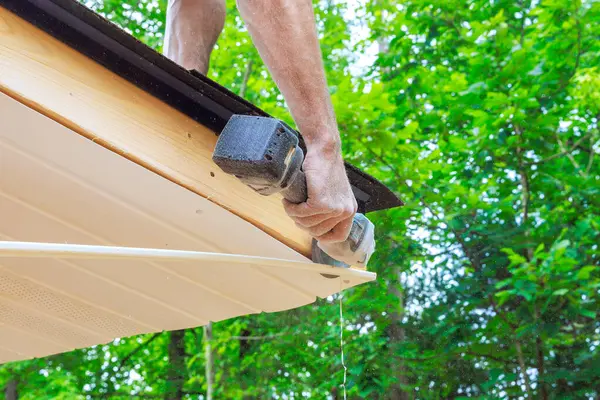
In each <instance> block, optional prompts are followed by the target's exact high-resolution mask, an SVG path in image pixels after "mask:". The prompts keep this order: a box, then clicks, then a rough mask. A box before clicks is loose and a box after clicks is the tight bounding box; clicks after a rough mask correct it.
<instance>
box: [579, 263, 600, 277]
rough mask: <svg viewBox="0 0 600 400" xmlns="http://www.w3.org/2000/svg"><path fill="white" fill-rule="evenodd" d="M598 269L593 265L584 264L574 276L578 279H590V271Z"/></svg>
mask: <svg viewBox="0 0 600 400" xmlns="http://www.w3.org/2000/svg"><path fill="white" fill-rule="evenodd" d="M596 270H598V267H596V266H595V265H588V266H585V267H583V268H581V269H580V270H579V271H578V272H577V274H576V275H575V278H577V279H579V280H587V279H590V276H591V275H592V273H593V272H594V271H596Z"/></svg>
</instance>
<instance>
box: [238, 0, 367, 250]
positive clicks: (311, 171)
mask: <svg viewBox="0 0 600 400" xmlns="http://www.w3.org/2000/svg"><path fill="white" fill-rule="evenodd" d="M237 3H238V8H239V10H240V14H241V15H242V18H243V19H244V22H245V23H246V25H247V27H248V31H249V32H250V35H251V36H252V40H253V42H254V45H255V46H256V48H257V49H258V51H259V53H260V55H261V58H262V59H263V61H264V62H265V64H266V65H267V67H268V68H269V71H270V72H271V75H272V76H273V79H274V80H275V83H276V84H277V86H278V87H279V89H280V90H281V92H282V94H283V96H284V98H285V100H286V102H287V104H288V106H289V108H290V112H291V114H292V117H293V118H294V120H295V121H296V124H297V125H298V129H299V130H300V132H301V133H302V136H303V138H304V141H305V143H306V147H307V150H308V151H307V155H306V158H305V161H304V165H303V169H304V172H305V174H306V181H307V188H308V201H307V202H305V203H302V204H292V203H289V202H287V201H285V200H284V205H285V209H286V212H287V213H288V215H289V216H290V217H291V218H292V219H293V220H294V221H295V222H296V224H297V225H298V226H299V227H301V228H302V229H304V230H306V231H308V232H309V233H310V234H311V236H313V237H315V238H316V239H318V240H319V241H321V242H324V243H326V242H339V241H343V240H345V239H346V238H347V236H348V232H349V231H350V227H351V226H352V218H353V216H354V214H355V213H356V209H357V204H356V199H355V198H354V195H353V193H352V190H351V188H350V183H349V181H348V177H347V175H346V170H345V168H344V161H343V159H342V155H341V145H340V135H339V131H338V128H337V122H336V118H335V113H334V111H333V106H332V104H331V98H330V96H329V91H328V88H327V80H326V77H325V71H324V68H323V60H322V58H321V50H320V48H319V41H318V38H317V32H316V24H315V17H314V11H313V7H312V2H311V0H237Z"/></svg>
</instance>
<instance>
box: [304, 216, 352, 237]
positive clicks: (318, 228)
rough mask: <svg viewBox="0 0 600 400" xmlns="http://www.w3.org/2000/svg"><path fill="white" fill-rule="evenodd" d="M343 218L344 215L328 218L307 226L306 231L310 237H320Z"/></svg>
mask: <svg viewBox="0 0 600 400" xmlns="http://www.w3.org/2000/svg"><path fill="white" fill-rule="evenodd" d="M343 219H344V217H342V216H339V217H336V218H329V219H327V220H325V221H323V222H321V223H320V224H318V225H315V226H313V227H310V228H308V229H307V231H308V233H309V234H310V236H312V237H320V236H323V235H324V234H326V233H328V232H331V230H332V229H333V228H334V227H336V226H337V225H338V224H339V223H340V222H341V221H342V220H343Z"/></svg>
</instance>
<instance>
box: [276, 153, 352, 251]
mask: <svg viewBox="0 0 600 400" xmlns="http://www.w3.org/2000/svg"><path fill="white" fill-rule="evenodd" d="M328 147H329V148H328ZM332 148H333V149H332ZM303 170H304V174H305V175H306V187H307V191H308V200H307V201H306V202H304V203H300V204H294V203H290V202H289V201H287V200H285V199H284V200H283V204H284V207H285V211H286V213H287V214H288V215H289V216H290V217H291V218H292V219H293V220H294V221H295V222H296V225H297V226H298V227H300V228H301V229H303V230H304V231H306V232H308V233H309V234H310V235H311V236H312V237H314V238H315V239H317V240H318V241H319V242H321V243H335V242H343V241H344V240H346V238H347V237H348V234H349V233H350V228H351V227H352V220H353V218H354V214H356V211H357V207H358V206H357V203H356V199H355V198H354V194H353V193H352V189H351V187H350V182H349V181H348V176H347V175H346V169H345V167H344V161H343V159H342V156H341V154H340V152H339V150H338V146H337V145H335V146H318V145H313V146H309V147H308V154H307V155H306V158H305V159H304V164H303Z"/></svg>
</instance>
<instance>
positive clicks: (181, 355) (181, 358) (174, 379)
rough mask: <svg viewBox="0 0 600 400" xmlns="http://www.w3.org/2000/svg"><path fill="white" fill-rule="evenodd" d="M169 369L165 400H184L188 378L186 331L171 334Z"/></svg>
mask: <svg viewBox="0 0 600 400" xmlns="http://www.w3.org/2000/svg"><path fill="white" fill-rule="evenodd" d="M168 352H169V369H168V372H167V385H166V393H165V400H181V399H183V385H184V384H185V378H186V375H187V374H186V366H185V331H184V330H178V331H172V332H170V341H169V348H168Z"/></svg>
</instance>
